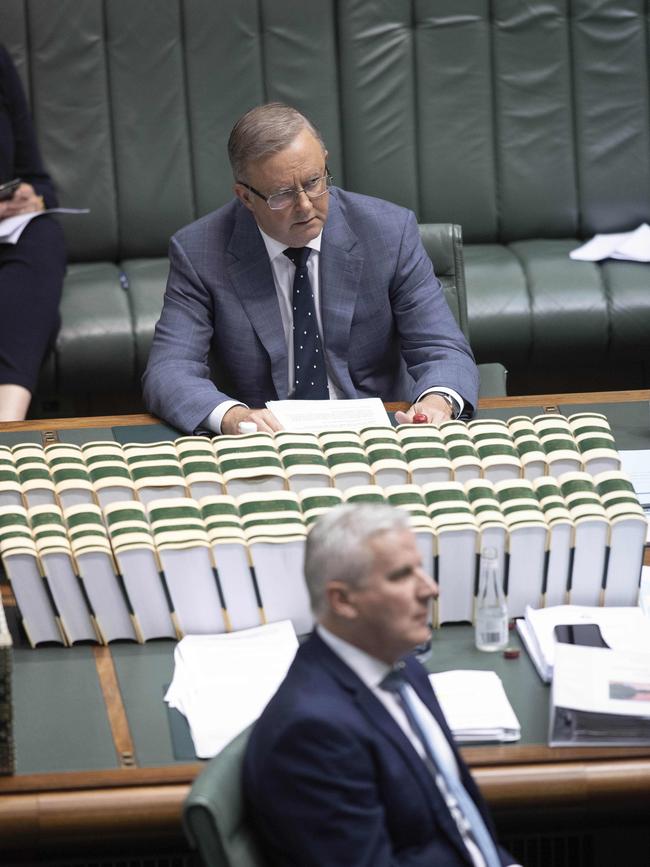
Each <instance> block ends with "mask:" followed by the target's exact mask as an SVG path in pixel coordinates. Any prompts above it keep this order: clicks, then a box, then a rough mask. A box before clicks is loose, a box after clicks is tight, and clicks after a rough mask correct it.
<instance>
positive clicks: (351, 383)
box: [143, 103, 478, 433]
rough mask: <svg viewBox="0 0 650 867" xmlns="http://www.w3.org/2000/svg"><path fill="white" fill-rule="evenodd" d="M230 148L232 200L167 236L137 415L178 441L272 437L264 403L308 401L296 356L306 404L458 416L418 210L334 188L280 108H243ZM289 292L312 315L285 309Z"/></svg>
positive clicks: (300, 121)
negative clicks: (368, 402) (186, 437)
mask: <svg viewBox="0 0 650 867" xmlns="http://www.w3.org/2000/svg"><path fill="white" fill-rule="evenodd" d="M228 152H229V157H230V162H231V165H232V168H233V173H234V177H235V185H234V192H235V198H234V199H233V200H232V201H231V202H230V203H229V204H227V205H225V206H224V207H223V208H220V209H219V210H217V211H214V212H213V213H211V214H208V215H207V216H205V217H203V218H202V219H200V220H198V221H197V222H195V223H193V224H191V225H190V226H187V227H185V228H184V229H182V230H181V231H180V232H178V233H177V234H176V235H174V237H173V238H172V240H171V245H170V272H169V278H168V282H167V289H166V292H165V300H164V306H163V310H162V314H161V317H160V320H159V322H158V324H157V326H156V332H155V336H154V340H153V345H152V349H151V353H150V356H149V362H148V365H147V369H146V371H145V374H144V377H143V387H144V396H145V402H146V404H147V406H148V408H149V410H150V411H151V412H153V413H155V414H156V415H158V416H160V417H162V418H164V419H166V420H168V421H169V422H171V423H172V424H173V425H174V426H176V427H177V428H179V429H181V430H184V431H188V432H192V431H196V430H210V431H215V432H217V433H219V432H222V433H237V432H238V429H239V424H240V422H253V423H254V424H255V425H256V426H257V428H258V430H265V431H273V430H277V429H279V427H280V425H279V423H278V422H277V420H276V419H275V417H274V416H273V415H272V413H271V412H270V411H269V410H268V409H265V408H264V407H265V403H266V401H267V400H274V399H279V400H284V399H287V398H290V397H301V398H302V397H309V396H310V391H309V387H310V382H309V379H310V378H311V377H304V378H303V382H302V384H301V381H300V378H301V375H302V372H304V368H305V364H303V370H302V371H301V365H300V362H301V361H303V360H304V359H303V350H304V352H305V353H307V357H308V360H309V363H308V365H306V366H307V367H308V368H309V370H310V372H311V371H312V369H313V371H316V373H315V374H314V375H313V378H314V379H317V377H321V380H320V381H316V383H314V382H313V380H312V382H311V387H312V391H313V396H315V397H323V398H327V397H329V398H355V397H380V398H381V399H382V400H384V401H407V402H408V403H409V404H410V409H409V410H408V412H406V413H401V414H398V418H397V420H398V421H399V422H406V421H412V420H413V417H414V415H415V414H416V413H422V414H423V415H424V416H425V417H426V419H427V421H430V422H441V421H444V420H446V419H448V418H452V417H457V416H459V415H463V416H470V415H471V414H472V412H473V410H474V408H475V406H476V402H477V393H478V373H477V370H476V365H475V363H474V359H473V356H472V353H471V350H470V348H469V345H468V344H467V341H466V340H465V338H464V336H463V335H462V333H461V331H460V329H459V328H458V326H457V324H456V322H455V320H454V318H453V316H452V314H451V311H450V310H449V307H448V305H447V303H446V300H445V297H444V293H443V291H442V288H441V285H440V282H439V281H438V279H437V278H436V276H435V275H434V273H433V268H432V265H431V262H430V260H429V258H428V256H427V254H426V252H425V250H424V248H423V246H422V244H421V242H420V237H419V233H418V228H417V222H416V219H415V216H414V214H413V213H412V212H411V211H408V210H406V209H404V208H401V207H398V206H396V205H393V204H390V203H389V202H384V201H381V200H380V199H374V198H370V197H368V196H361V195H358V194H354V193H349V192H346V191H344V190H341V189H338V188H336V187H333V186H331V178H330V175H329V172H328V169H327V162H326V161H327V150H326V149H325V146H324V144H323V142H322V140H321V137H320V135H319V133H318V131H317V130H316V129H315V128H314V127H313V126H312V124H311V123H310V122H309V121H308V120H307V119H306V118H305V117H304V116H303V115H302V114H300V113H299V112H297V111H296V110H295V109H293V108H290V107H289V106H285V105H282V104H280V103H270V104H268V105H263V106H258V107H257V108H254V109H252V110H251V111H249V112H247V113H246V114H245V115H244V116H243V117H242V118H240V119H239V121H238V122H237V123H236V124H235V126H234V128H233V131H232V133H231V135H230V140H229V143H228ZM303 280H304V282H301V281H303ZM299 285H300V286H305V287H306V289H307V291H306V293H303V299H304V298H307V299H311V300H306V301H305V302H304V303H306V304H308V305H311V306H309V307H306V308H304V307H300V312H299V313H295V311H296V310H297V309H298V308H297V307H296V303H297V300H296V299H297V296H296V295H295V294H294V290H295V289H296V287H298V286H299ZM298 292H299V290H298ZM296 316H298V317H300V319H299V320H298V319H296V318H295V317H296ZM314 320H315V324H314V327H313V329H311V328H307V326H306V323H308V322H309V323H312V322H314ZM298 321H299V322H300V325H299V334H301V335H302V333H303V325H304V326H305V330H304V334H305V335H307V334H308V331H309V335H308V338H307V339H308V340H309V341H310V344H309V346H307V347H303V345H302V344H301V343H300V341H299V340H298V339H296V338H297V335H296V333H295V331H294V328H295V326H296V323H297V322H298ZM210 353H211V354H212V359H213V361H214V374H213V377H214V378H212V376H211V370H210V366H209V362H208V357H209V355H210ZM312 362H314V363H313V364H312ZM317 368H318V369H317ZM305 386H306V387H307V391H304V388H305Z"/></svg>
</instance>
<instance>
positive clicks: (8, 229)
mask: <svg viewBox="0 0 650 867" xmlns="http://www.w3.org/2000/svg"><path fill="white" fill-rule="evenodd" d="M89 213H90V209H89V208H48V209H46V210H45V211H32V212H31V213H29V214H17V215H16V216H15V217H7V218H6V219H4V220H0V244H17V243H18V239H19V238H20V236H21V235H22V233H23V232H24V231H25V228H26V227H27V226H28V225H29V223H31V221H32V220H34V219H36V217H42V216H43V214H89Z"/></svg>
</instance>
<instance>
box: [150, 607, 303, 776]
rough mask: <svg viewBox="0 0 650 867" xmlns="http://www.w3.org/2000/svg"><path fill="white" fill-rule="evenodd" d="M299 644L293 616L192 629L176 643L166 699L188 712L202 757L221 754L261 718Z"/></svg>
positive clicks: (193, 737)
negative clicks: (247, 625) (220, 629)
mask: <svg viewBox="0 0 650 867" xmlns="http://www.w3.org/2000/svg"><path fill="white" fill-rule="evenodd" d="M297 649H298V639H297V638H296V633H295V631H294V629H293V626H292V625H291V621H289V620H283V621H280V622H278V623H269V624H267V625H266V626H256V627H254V628H253V629H244V630H242V631H240V632H230V633H227V634H219V635H188V636H186V637H185V638H183V640H182V641H180V642H179V643H178V644H177V645H176V650H175V651H174V677H173V679H172V682H171V684H170V687H169V689H168V690H167V694H166V695H165V701H166V702H167V703H168V704H169V705H170V707H174V708H177V709H178V710H179V711H180V712H181V713H182V714H183V715H184V716H185V717H186V718H187V721H188V723H189V726H190V732H191V734H192V740H193V742H194V749H195V750H196V754H197V756H198V757H199V758H201V759H208V758H211V757H212V756H214V755H216V754H217V753H218V752H219V751H220V750H221V749H223V747H225V746H226V744H227V743H228V742H229V741H231V740H232V739H233V738H234V737H235V736H236V735H237V734H239V732H241V731H243V729H245V728H246V727H247V726H248V725H250V724H251V723H252V722H254V721H255V720H256V719H257V717H258V716H259V715H260V714H261V712H262V711H263V710H264V708H265V706H266V705H267V704H268V702H269V700H270V699H271V698H272V696H273V695H274V693H275V691H276V690H277V688H278V686H279V685H280V683H281V682H282V680H283V678H284V676H285V674H286V673H287V670H288V669H289V666H290V665H291V662H292V660H293V657H294V656H295V654H296V650H297Z"/></svg>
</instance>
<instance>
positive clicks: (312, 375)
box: [283, 247, 329, 400]
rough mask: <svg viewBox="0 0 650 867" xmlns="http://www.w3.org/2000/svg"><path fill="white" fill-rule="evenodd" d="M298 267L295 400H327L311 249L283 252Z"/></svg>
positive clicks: (294, 311)
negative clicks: (310, 269) (309, 264)
mask: <svg viewBox="0 0 650 867" xmlns="http://www.w3.org/2000/svg"><path fill="white" fill-rule="evenodd" d="M283 252H284V255H285V256H286V257H287V259H290V260H291V261H292V262H293V264H294V265H295V266H296V273H295V275H294V278H293V302H292V303H293V365H294V373H295V390H294V393H293V396H294V398H295V399H296V400H327V399H328V398H329V391H328V388H327V371H326V369H325V355H324V351H323V346H322V344H321V339H320V335H319V333H318V320H317V319H316V307H315V305H314V292H313V290H312V287H311V283H310V280H309V272H308V271H307V259H308V258H309V254H310V253H311V249H310V248H309V247H287V249H286V250H284V251H283Z"/></svg>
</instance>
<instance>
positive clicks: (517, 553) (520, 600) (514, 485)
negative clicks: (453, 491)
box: [494, 479, 548, 617]
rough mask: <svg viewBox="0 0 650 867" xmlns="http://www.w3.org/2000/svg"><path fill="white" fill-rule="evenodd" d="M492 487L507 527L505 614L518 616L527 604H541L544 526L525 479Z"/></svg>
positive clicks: (544, 549)
mask: <svg viewBox="0 0 650 867" xmlns="http://www.w3.org/2000/svg"><path fill="white" fill-rule="evenodd" d="M494 488H495V491H496V494H497V497H498V500H499V504H500V506H501V512H502V514H503V517H504V520H505V522H506V525H507V527H508V555H509V556H508V558H507V563H506V566H507V570H506V576H505V583H506V595H507V600H508V613H509V614H510V616H511V617H521V616H523V615H524V614H525V611H526V606H527V605H530V606H532V607H533V608H537V607H539V606H540V605H541V604H542V603H543V592H544V578H545V572H546V568H545V567H546V550H547V544H548V524H547V523H546V519H545V517H544V513H543V512H542V509H541V508H540V505H539V501H538V499H537V496H536V494H535V490H534V488H533V485H532V483H531V482H530V481H529V480H528V479H513V480H506V481H501V482H497V483H496V484H495V486H494Z"/></svg>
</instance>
